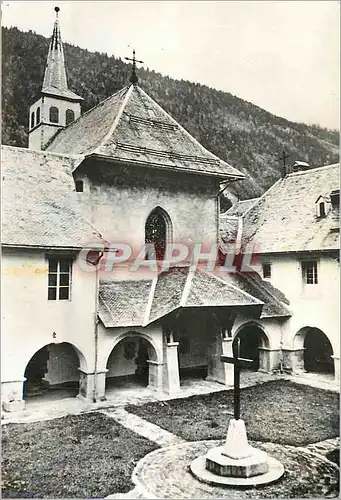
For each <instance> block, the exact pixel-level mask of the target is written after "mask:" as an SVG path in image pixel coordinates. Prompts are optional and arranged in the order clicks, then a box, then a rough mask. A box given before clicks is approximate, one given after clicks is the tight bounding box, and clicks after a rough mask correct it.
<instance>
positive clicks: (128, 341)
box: [106, 332, 157, 390]
mask: <svg viewBox="0 0 341 500" xmlns="http://www.w3.org/2000/svg"><path fill="white" fill-rule="evenodd" d="M156 365H157V354H156V351H155V348H154V347H153V345H152V344H151V342H149V340H147V339H146V338H145V337H142V336H141V335H140V334H139V333H135V332H129V333H128V334H127V335H126V336H125V337H124V338H123V339H122V340H120V341H119V342H118V343H117V344H116V345H115V346H114V348H113V350H112V351H111V353H110V355H109V358H108V361H107V370H108V371H107V374H106V389H109V390H110V389H118V388H135V387H147V386H154V385H156V382H157V381H156V380H154V379H155V373H154V371H153V368H154V367H155V366H156Z"/></svg>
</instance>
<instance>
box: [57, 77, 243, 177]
mask: <svg viewBox="0 0 341 500" xmlns="http://www.w3.org/2000/svg"><path fill="white" fill-rule="evenodd" d="M47 150H48V151H55V152H57V153H63V154H84V155H89V154H94V155H99V156H101V157H106V158H110V159H112V160H115V161H116V162H118V163H124V164H132V163H133V164H137V165H147V166H154V167H159V168H167V169H174V170H185V171H187V172H199V173H202V174H209V175H215V176H219V177H220V178H239V179H243V178H244V175H243V174H242V173H240V172H239V171H238V170H236V169H235V168H233V167H231V165H229V164H228V163H226V162H224V161H222V160H220V159H219V158H218V157H217V156H215V155H214V154H212V153H210V152H209V151H207V150H206V149H205V148H204V147H203V146H201V144H199V142H198V141H197V140H196V139H194V138H193V137H192V136H191V135H190V134H189V133H188V132H187V131H186V130H185V129H184V128H183V127H181V125H179V124H178V123H177V122H176V121H175V120H174V119H173V118H172V117H171V116H170V115H169V114H168V113H166V111H164V110H163V109H162V108H161V107H160V106H159V105H158V104H157V103H156V102H155V101H153V99H152V98H151V97H149V96H148V95H147V94H146V93H145V92H144V91H143V90H142V89H141V88H140V87H138V86H137V85H130V86H129V87H125V88H123V89H122V90H120V91H119V92H117V93H116V94H114V95H112V96H111V97H109V98H107V99H106V100H104V101H103V102H101V103H100V104H98V105H97V106H96V107H94V108H93V109H91V110H90V111H88V112H86V113H84V114H83V115H82V116H80V117H79V118H78V119H77V120H75V121H74V122H73V123H71V124H70V125H69V126H68V127H66V128H65V129H64V130H61V131H60V132H59V133H58V134H57V135H56V136H55V138H54V139H53V140H52V141H51V143H50V144H49V146H48V148H47Z"/></svg>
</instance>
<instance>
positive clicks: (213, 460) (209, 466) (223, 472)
mask: <svg viewBox="0 0 341 500" xmlns="http://www.w3.org/2000/svg"><path fill="white" fill-rule="evenodd" d="M220 359H221V361H223V362H224V363H231V364H233V366H234V391H233V407H234V418H233V419H231V420H230V423H229V428H228V431H227V437H226V441H225V444H224V445H223V446H217V447H215V448H212V449H211V450H209V451H208V452H207V454H206V455H205V456H203V457H198V458H197V459H195V460H194V461H193V462H192V463H191V466H190V467H191V471H192V473H193V474H194V476H195V477H197V479H199V480H201V481H204V482H209V483H210V484H216V485H220V486H221V485H226V486H245V487H246V486H248V487H250V486H256V485H259V484H268V483H270V482H273V481H276V480H277V479H279V478H280V477H281V476H282V475H283V473H284V468H283V466H282V464H281V463H280V462H278V460H276V459H274V458H272V457H269V456H268V454H267V453H266V452H264V451H262V450H258V449H257V448H254V447H252V446H250V445H249V443H248V440H247V434H246V429H245V423H244V420H242V419H241V418H240V371H241V369H242V367H243V366H250V364H251V363H252V360H251V359H244V358H241V357H240V339H237V342H235V344H234V345H233V357H230V356H221V358H220Z"/></svg>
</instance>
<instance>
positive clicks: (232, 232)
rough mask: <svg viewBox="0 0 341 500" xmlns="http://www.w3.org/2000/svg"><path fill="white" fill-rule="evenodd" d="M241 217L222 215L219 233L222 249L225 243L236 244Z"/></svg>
mask: <svg viewBox="0 0 341 500" xmlns="http://www.w3.org/2000/svg"><path fill="white" fill-rule="evenodd" d="M238 226H239V217H236V216H235V215H231V216H229V215H227V213H226V212H225V213H224V214H220V220H219V233H220V240H221V242H222V247H223V248H224V244H225V243H232V242H233V243H234V242H236V241H237V236H238Z"/></svg>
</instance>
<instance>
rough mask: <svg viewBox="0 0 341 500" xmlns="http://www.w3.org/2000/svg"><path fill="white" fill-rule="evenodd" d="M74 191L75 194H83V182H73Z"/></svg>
mask: <svg viewBox="0 0 341 500" xmlns="http://www.w3.org/2000/svg"><path fill="white" fill-rule="evenodd" d="M75 186H76V191H77V193H83V190H84V183H83V181H75Z"/></svg>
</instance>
